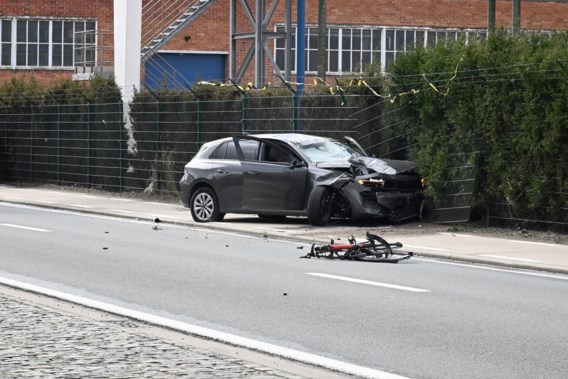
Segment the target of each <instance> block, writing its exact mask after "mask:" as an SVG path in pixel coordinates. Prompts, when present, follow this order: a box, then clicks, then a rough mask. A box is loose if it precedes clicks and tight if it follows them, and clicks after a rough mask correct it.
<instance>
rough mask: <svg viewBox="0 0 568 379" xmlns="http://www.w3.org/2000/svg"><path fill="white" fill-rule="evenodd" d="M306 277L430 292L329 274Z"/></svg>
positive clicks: (315, 274)
mask: <svg viewBox="0 0 568 379" xmlns="http://www.w3.org/2000/svg"><path fill="white" fill-rule="evenodd" d="M306 275H313V276H319V277H322V278H328V279H337V280H343V281H346V282H353V283H359V284H367V285H370V286H377V287H386V288H392V289H396V290H403V291H410V292H430V290H425V289H421V288H412V287H405V286H398V285H396V284H388V283H381V282H372V281H370V280H361V279H354V278H348V277H346V276H336V275H329V274H320V273H317V272H307V273H306Z"/></svg>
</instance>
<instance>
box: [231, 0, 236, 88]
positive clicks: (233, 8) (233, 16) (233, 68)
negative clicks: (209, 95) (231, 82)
mask: <svg viewBox="0 0 568 379" xmlns="http://www.w3.org/2000/svg"><path fill="white" fill-rule="evenodd" d="M236 1H237V0H231V6H230V9H229V20H230V23H231V26H230V33H231V36H230V38H231V44H230V47H229V78H231V79H234V78H235V74H236V72H237V63H236V62H237V58H236V52H237V40H236V39H235V38H234V36H235V34H237V16H236Z"/></svg>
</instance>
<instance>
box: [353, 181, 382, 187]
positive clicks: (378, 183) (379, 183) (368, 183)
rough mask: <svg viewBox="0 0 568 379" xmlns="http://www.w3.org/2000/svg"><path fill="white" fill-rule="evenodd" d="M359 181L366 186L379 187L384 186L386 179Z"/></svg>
mask: <svg viewBox="0 0 568 379" xmlns="http://www.w3.org/2000/svg"><path fill="white" fill-rule="evenodd" d="M357 183H359V184H360V185H362V186H364V187H378V188H383V187H384V185H385V181H384V180H383V179H359V180H357Z"/></svg>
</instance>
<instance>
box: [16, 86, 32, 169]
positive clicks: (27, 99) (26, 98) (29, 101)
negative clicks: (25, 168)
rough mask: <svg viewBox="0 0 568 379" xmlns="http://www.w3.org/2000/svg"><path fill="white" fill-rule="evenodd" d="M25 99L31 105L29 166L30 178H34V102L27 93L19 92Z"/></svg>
mask: <svg viewBox="0 0 568 379" xmlns="http://www.w3.org/2000/svg"><path fill="white" fill-rule="evenodd" d="M18 95H20V96H21V97H22V98H23V99H24V100H26V101H27V102H28V105H29V107H30V111H31V112H30V113H31V114H30V166H29V180H32V179H33V171H34V104H33V102H32V101H31V100H30V99H29V98H28V97H27V96H25V95H23V94H21V93H18Z"/></svg>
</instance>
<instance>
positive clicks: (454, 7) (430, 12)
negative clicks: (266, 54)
mask: <svg viewBox="0 0 568 379" xmlns="http://www.w3.org/2000/svg"><path fill="white" fill-rule="evenodd" d="M172 1H173V0H172ZM248 2H249V3H250V6H251V9H252V11H253V14H254V5H255V0H248ZM266 3H267V6H268V5H269V4H270V1H266ZM496 3H497V6H496V8H497V9H496V24H497V27H504V28H510V26H511V23H512V22H511V15H512V1H511V0H497V2H496ZM237 4H239V1H237ZM296 4H297V2H296V1H293V9H292V19H293V21H295V19H296ZM229 6H230V0H217V1H216V2H215V3H214V4H213V5H211V6H210V7H209V8H208V9H207V10H206V11H205V12H204V13H203V14H202V15H201V16H200V17H199V18H198V19H197V20H196V21H194V22H193V23H192V24H190V25H189V26H188V27H187V28H186V29H185V30H183V31H182V32H180V33H179V34H178V35H177V36H176V37H175V38H174V39H173V40H171V41H170V42H169V43H168V44H167V45H166V46H165V47H163V49H164V50H183V51H224V52H227V53H228V52H229V44H230V34H229V33H230V20H229ZM317 7H318V0H306V24H308V25H316V24H317ZM237 10H238V11H239V12H238V22H237V25H238V27H239V31H252V30H253V29H252V27H250V24H249V22H248V20H247V19H246V17H245V16H244V14H243V12H242V7H241V6H240V5H238V7H237ZM112 12H113V1H112V0H89V1H78V0H58V1H45V0H34V1H19V2H17V1H13V0H4V1H3V2H1V3H0V15H2V16H10V15H14V16H46V17H94V18H96V19H97V20H98V25H99V29H101V30H110V29H112V27H113V16H112ZM272 21H273V22H272V24H271V25H270V26H269V30H273V24H274V22H276V23H283V22H284V1H281V2H280V4H279V6H278V9H277V11H276V12H275V15H274V17H273V19H272ZM327 23H328V26H333V25H365V26H408V27H432V28H474V29H484V28H486V26H487V0H358V1H345V0H328V1H327ZM521 27H522V28H523V29H536V30H538V29H547V30H549V29H552V30H564V29H566V28H568V2H566V1H543V0H540V1H538V0H535V1H528V0H523V1H522V3H521ZM185 36H190V37H191V38H190V39H189V40H187V41H186V40H185V38H184V37H185ZM249 44H250V42H245V41H240V42H239V43H238V49H237V62H242V60H243V57H244V54H245V53H246V51H247V50H248V46H249ZM270 50H271V51H272V48H271V49H270ZM228 64H229V60H227V69H226V75H227V76H228ZM238 64H240V63H238ZM266 67H267V70H266V77H267V78H269V77H270V76H271V75H272V70H271V69H270V68H269V64H268V63H267V64H266ZM253 72H254V61H253V62H252V63H251V67H250V68H249V71H248V72H247V76H246V78H245V79H246V81H249V80H253V79H254V78H253ZM31 74H33V75H35V76H36V77H37V78H38V80H40V81H50V80H52V79H53V78H54V77H56V76H58V75H59V76H62V77H70V75H71V73H70V72H69V71H64V72H51V71H45V70H44V71H35V70H34V71H29V70H21V71H20V70H17V71H12V70H0V81H2V80H4V79H6V78H9V77H11V76H14V75H24V76H29V75H31Z"/></svg>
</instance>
